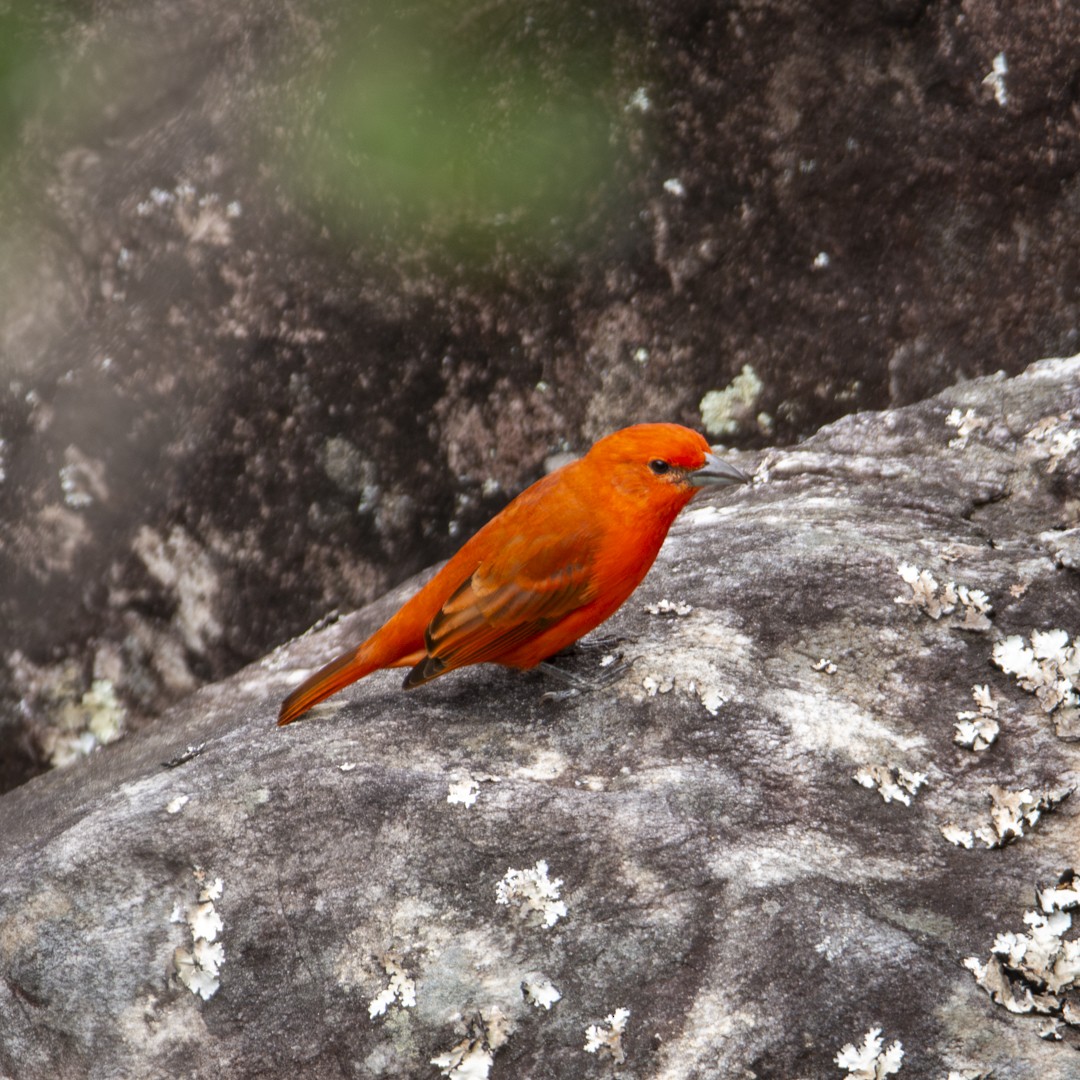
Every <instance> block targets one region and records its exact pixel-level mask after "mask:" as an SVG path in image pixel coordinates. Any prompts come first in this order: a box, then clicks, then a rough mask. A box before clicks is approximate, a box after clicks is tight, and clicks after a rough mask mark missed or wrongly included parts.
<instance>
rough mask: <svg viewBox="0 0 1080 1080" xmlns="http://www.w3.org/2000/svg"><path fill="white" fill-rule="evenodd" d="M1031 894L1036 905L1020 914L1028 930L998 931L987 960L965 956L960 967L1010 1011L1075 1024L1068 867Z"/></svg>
mask: <svg viewBox="0 0 1080 1080" xmlns="http://www.w3.org/2000/svg"><path fill="white" fill-rule="evenodd" d="M1036 896H1037V899H1038V906H1039V910H1038V911H1028V912H1026V913H1025V914H1024V923H1025V925H1026V926H1027V928H1028V929H1027V932H1022V933H1013V932H1011V931H1010V932H1006V933H1002V934H998V936H997V938H996V939H995V940H994V944H993V946H992V947H991V951H990V956H989V958H988V959H987V961H986V963H983V962H982V961H980V960H979V958H978V957H975V956H969V957H967V958H966V959H965V960H964V967H966V968H967V969H968V971H970V972H971V973H972V975H974V976H975V981H976V983H978V985H979V986H981V987H982V988H983V989H984V990H985V991H986V992H987V993H988V994H989V995H990V997H991V999H992V1000H993V1001H995V1002H996V1003H997V1004H998V1005H1001V1006H1002V1007H1003V1008H1005V1009H1007V1010H1008V1011H1009V1012H1013V1013H1036V1014H1040V1015H1042V1016H1046V1017H1050V1018H1051V1019H1054V1020H1056V1021H1058V1022H1059V1023H1064V1024H1065V1025H1068V1026H1070V1027H1076V1028H1080V996H1078V994H1077V991H1078V990H1080V941H1078V940H1077V939H1076V938H1074V937H1066V936H1065V935H1066V934H1067V933H1068V932H1069V931H1070V930H1071V929H1072V914H1071V912H1072V911H1073V910H1075V909H1076V908H1077V907H1078V906H1080V892H1078V890H1077V888H1076V878H1075V876H1074V874H1073V872H1072V871H1071V870H1069V871H1067V872H1066V873H1065V874H1063V875H1062V877H1061V879H1060V881H1059V882H1058V884H1057V885H1056V886H1051V887H1050V888H1048V889H1036ZM1046 1030H1051V1031H1054V1032H1057V1031H1059V1028H1057V1027H1051V1028H1050V1029H1046V1028H1044V1031H1046ZM1044 1037H1045V1036H1044Z"/></svg>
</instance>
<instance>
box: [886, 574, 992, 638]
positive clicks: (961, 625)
mask: <svg viewBox="0 0 1080 1080" xmlns="http://www.w3.org/2000/svg"><path fill="white" fill-rule="evenodd" d="M896 572H897V573H898V574H899V575H900V576H901V577H902V578H903V579H904V581H906V582H907V584H908V586H909V587H910V588H911V595H910V596H897V597H895V602H896V603H897V604H906V605H908V606H910V607H914V608H919V609H921V610H922V611H924V612H925V613H926V614H927V615H929V616H930V618H931V619H934V620H937V619H940V618H941V617H942V616H943V615H953V614H955V615H957V616H962V618H960V619H958V620H954V621H953V623H952V625H953V626H955V627H956V628H957V629H958V630H972V631H974V632H976V633H985V632H986V631H987V630H989V629H990V619H989V615H990V613H991V612H992V611H993V607H992V606H991V604H990V598H989V597H988V596H987V595H986V593H985V592H983V591H982V589H971V588H968V586H966V585H957V584H956V583H955V582H954V581H950V582H948V583H947V584H946V585H940V584H939V583H938V581H937V580H936V579H935V577H934V575H933V574H931V573H930V571H929V570H920V569H919V568H918V567H917V566H912V565H911V563H901V564H900V565H899V566H898V567H897V568H896Z"/></svg>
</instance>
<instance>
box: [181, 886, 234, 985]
mask: <svg viewBox="0 0 1080 1080" xmlns="http://www.w3.org/2000/svg"><path fill="white" fill-rule="evenodd" d="M193 874H194V877H195V881H196V882H197V883H198V885H199V893H198V899H197V901H196V902H195V903H194V904H177V905H176V906H175V907H174V908H173V913H172V921H173V922H174V923H187V925H188V927H189V928H190V930H191V938H192V945H191V948H190V949H188V948H185V947H183V946H179V947H178V948H177V949H176V951H175V952H174V953H173V964H174V966H175V968H176V977H177V978H178V979H179V980H180V981H181V982H182V983H183V984H184V985H185V986H186V987H187V988H188V989H189V990H190V991H191V992H192V993H193V994H195V995H196V996H198V997H201V998H202V999H203V1001H209V1000H210V999H211V998H212V997H213V996H214V994H216V993H217V990H218V986H219V985H220V979H219V976H220V974H221V967H222V965H223V964H224V963H225V948H224V946H223V945H222V944H221V942H220V941H218V940H217V938H218V935H219V934H220V933H221V932H222V930H223V929H224V923H223V922H222V919H221V915H220V914H219V913H218V911H217V909H216V907H215V901H217V900H220V899H221V894H222V891H223V888H224V886H223V885H222V882H221V878H215V879H214V880H213V881H211V882H207V880H206V872H205V871H204V870H203V869H202V867H199V866H196V867H195V868H194V870H193Z"/></svg>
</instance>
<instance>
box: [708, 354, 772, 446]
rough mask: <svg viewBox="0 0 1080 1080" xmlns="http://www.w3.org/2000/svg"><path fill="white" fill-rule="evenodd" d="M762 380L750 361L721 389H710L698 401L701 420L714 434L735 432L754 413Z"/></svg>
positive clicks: (755, 412) (721, 434) (763, 387)
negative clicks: (699, 401)
mask: <svg viewBox="0 0 1080 1080" xmlns="http://www.w3.org/2000/svg"><path fill="white" fill-rule="evenodd" d="M764 389H765V384H764V383H763V382H762V381H761V379H760V378H759V377H758V374H757V372H756V371H754V369H753V368H752V367H751V366H750V365H749V364H743V368H742V371H740V372H739V374H738V375H736V376H735V378H734V379H732V380H731V382H730V383H729V384H728V385H727V387H725V388H724V389H723V390H710V391H709V392H708V393H707V394H706V395H705V396H704V397H703V398H702V399H701V403H700V404H699V405H698V409H699V411H700V413H701V422H702V424H704V426H705V430H706V431H707V432H708V433H709V434H710V435H713V436H724V435H734V434H736V433H737V432H738V431H739V430H740V429H741V428H742V427H743V426H745V425H747V424H748V423H749V421H751V420H753V419H754V418H755V417H756V414H757V411H758V409H757V403H758V400H759V399H760V397H761V395H762V392H763V391H764Z"/></svg>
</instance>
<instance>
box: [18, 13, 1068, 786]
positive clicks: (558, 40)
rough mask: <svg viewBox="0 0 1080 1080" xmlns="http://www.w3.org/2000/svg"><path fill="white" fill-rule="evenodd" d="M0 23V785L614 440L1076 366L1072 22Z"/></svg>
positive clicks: (951, 18)
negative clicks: (86, 714) (631, 430)
mask: <svg viewBox="0 0 1080 1080" xmlns="http://www.w3.org/2000/svg"><path fill="white" fill-rule="evenodd" d="M9 6H11V7H12V11H13V13H12V15H11V20H13V21H5V23H4V27H5V32H7V31H8V30H9V29H10V34H9V36H10V37H11V39H12V40H14V41H18V43H19V48H18V49H16V50H6V51H5V52H4V55H3V56H0V83H2V84H3V85H5V86H11V87H16V88H17V89H16V90H15V91H13V92H12V96H11V99H10V100H11V101H12V102H13V103H14V104H13V105H12V106H11V108H12V109H15V110H16V112H17V113H18V114H19V115H17V116H10V117H9V113H8V112H4V114H3V115H4V117H5V119H6V121H7V122H5V123H4V124H3V125H0V126H2V127H3V131H0V155H2V156H3V161H2V162H0V166H2V168H0V196H2V197H0V235H2V237H3V243H2V245H0V277H2V279H3V281H4V290H3V299H4V302H3V304H0V500H2V502H3V514H0V580H2V581H3V582H4V588H3V590H0V659H2V662H0V724H2V725H3V728H2V732H3V737H2V738H0V744H2V747H3V749H2V750H0V787H4V788H6V787H8V786H12V785H14V784H16V783H18V782H19V781H20V779H22V778H24V777H25V775H26V774H27V773H28V772H29V771H32V770H33V769H35V768H44V767H46V766H47V765H48V764H49V762H50V760H55V758H50V755H49V753H48V752H47V750H48V746H51V745H55V743H56V740H57V738H58V736H59V735H63V734H65V732H66V726H65V725H66V723H67V719H66V718H67V717H68V716H69V714H70V713H71V711H72V710H78V709H81V708H82V707H83V706H82V699H83V697H84V696H85V695H86V694H87V693H90V692H91V691H92V687H93V684H94V683H95V682H100V681H106V682H108V683H109V684H110V686H111V689H112V692H113V693H114V694H115V696H116V699H117V701H118V702H119V703H120V705H121V706H122V707H123V709H124V723H125V724H126V725H127V726H128V727H129V728H137V727H138V726H139V724H140V723H141V722H142V721H143V720H144V719H145V718H146V717H148V716H152V715H155V714H156V713H158V712H160V711H161V710H162V709H163V708H164V707H166V706H167V705H168V704H170V703H171V702H174V701H176V700H178V699H179V698H180V697H181V696H183V695H184V694H186V693H189V692H190V691H191V689H192V688H193V687H195V686H199V685H202V684H204V683H206V682H208V681H213V680H215V679H219V678H221V677H223V676H224V675H226V674H228V673H230V672H232V671H235V670H236V669H237V668H239V667H240V666H242V665H243V664H244V663H247V662H249V661H251V660H254V659H255V658H257V657H258V656H260V655H262V654H263V653H264V652H265V651H266V650H267V649H269V648H270V647H272V645H273V643H274V642H275V641H278V640H281V639H283V638H285V637H287V636H290V635H291V634H295V633H299V632H300V631H301V630H302V629H303V628H304V627H306V626H308V625H310V623H311V622H313V621H314V620H315V619H316V618H318V617H319V616H321V615H322V614H323V613H325V612H326V611H328V610H331V609H334V608H339V609H342V610H348V609H350V608H352V607H355V606H358V605H360V604H362V603H366V602H369V601H370V600H371V599H373V598H374V597H376V596H378V595H380V594H381V593H382V592H384V591H385V590H386V588H387V587H389V586H390V585H392V584H396V583H397V582H399V581H400V580H402V579H403V578H405V577H407V576H408V575H409V574H410V573H413V572H415V571H416V570H418V569H419V568H420V567H422V566H424V565H427V564H429V563H430V562H432V561H434V560H435V559H438V558H441V557H443V556H444V555H446V554H448V553H449V551H450V550H451V548H452V547H453V546H454V545H455V542H456V541H457V540H458V539H460V538H461V537H464V536H466V535H468V533H470V532H471V531H472V530H473V529H475V528H476V527H477V526H478V525H479V524H480V523H482V521H483V520H485V519H486V518H487V517H489V516H490V515H491V514H492V513H493V512H494V511H496V510H497V509H498V508H499V507H500V506H501V505H502V503H503V502H504V501H505V500H506V498H508V497H509V495H511V494H512V493H513V492H514V491H516V490H519V489H520V488H521V487H523V486H525V484H527V483H528V482H530V481H531V480H533V479H535V478H536V477H537V476H538V475H539V474H540V472H541V470H542V463H543V461H544V460H545V458H547V457H549V456H550V455H552V454H555V453H558V452H562V451H566V450H581V449H582V448H584V447H585V446H587V445H588V444H589V442H591V441H592V440H593V439H594V438H596V437H598V436H599V435H602V434H605V433H607V432H608V431H610V430H612V429H614V428H616V427H619V426H621V425H623V424H626V423H629V422H632V421H639V420H645V419H648V420H664V419H673V420H680V421H682V422H684V423H689V424H692V425H694V426H697V427H702V428H705V427H706V426H708V427H710V428H711V429H712V430H714V431H716V432H723V433H724V434H723V436H722V437H723V438H725V439H730V440H731V441H732V442H735V443H737V444H738V445H742V446H758V447H761V446H764V445H766V444H769V443H774V442H794V441H796V440H797V439H799V438H802V437H804V436H806V435H808V434H811V433H812V432H814V431H815V430H817V428H818V427H819V426H820V425H821V424H822V423H824V422H827V421H831V420H834V419H836V418H837V417H838V416H840V415H842V414H844V413H847V412H851V411H855V410H859V409H868V408H884V407H886V406H887V405H890V404H893V405H896V404H907V403H910V402H913V401H916V400H919V399H920V398H922V397H924V396H925V395H927V394H928V393H932V392H936V391H938V390H940V389H941V388H943V387H944V386H946V385H949V384H951V383H952V382H954V381H956V380H957V379H958V378H962V377H970V376H974V375H978V374H987V373H989V372H992V371H996V370H998V369H999V368H1001V369H1005V370H1008V371H1010V372H1013V373H1015V372H1017V371H1019V370H1020V369H1021V368H1022V367H1023V366H1024V364H1025V363H1027V362H1028V361H1029V360H1031V359H1033V358H1035V357H1038V356H1045V355H1049V354H1054V353H1059V352H1063V351H1069V352H1072V351H1075V350H1076V348H1077V344H1076V327H1077V325H1078V323H1080V300H1078V293H1077V289H1076V288H1075V286H1074V282H1075V281H1076V280H1077V276H1078V271H1077V255H1076V245H1075V243H1074V241H1073V234H1074V229H1073V225H1074V222H1075V220H1076V204H1077V183H1076V176H1077V172H1078V163H1080V138H1078V132H1077V115H1076V112H1075V109H1074V108H1073V106H1074V101H1073V97H1074V94H1073V87H1072V82H1071V81H1070V78H1069V77H1068V73H1069V72H1070V71H1072V70H1073V66H1074V57H1075V56H1076V55H1077V51H1078V49H1080V22H1078V20H1077V19H1076V17H1075V13H1074V12H1073V10H1072V9H1071V7H1070V6H1068V5H1064V6H1061V8H1060V10H1057V9H1056V7H1055V6H1053V5H1023V6H1019V7H1015V6H1014V7H1015V10H1014V9H1010V10H1009V13H1008V17H1007V18H1005V17H1003V16H1002V14H1001V12H1000V11H999V6H998V5H994V4H989V3H986V2H985V0H968V2H966V3H965V4H963V5H962V6H961V7H959V8H958V7H956V6H955V5H933V4H926V3H923V2H919V0H889V2H883V3H877V4H870V3H866V2H863V3H857V4H851V5H840V6H837V5H834V6H833V7H834V9H835V10H834V9H830V12H829V17H828V18H827V19H823V18H822V17H821V13H820V11H819V10H818V6H817V5H813V4H806V3H804V2H794V0H778V2H777V3H772V4H770V5H768V6H764V7H762V6H759V7H754V6H752V5H751V6H746V5H743V6H736V7H731V6H728V7H723V8H717V7H715V5H710V4H693V3H678V4H672V3H670V2H666V0H665V2H659V3H658V2H655V0H640V2H638V3H635V4H632V5H618V6H617V7H612V6H611V5H607V6H604V5H594V6H593V7H591V8H588V9H587V10H584V11H583V9H582V7H581V5H580V4H577V3H569V2H567V0H558V2H549V3H546V4H543V5H538V6H535V7H534V8H532V9H530V10H529V11H528V12H520V13H517V14H514V13H513V12H512V10H511V9H507V8H505V7H503V6H501V5H491V4H488V3H468V2H465V3H455V4H451V5H440V4H429V3H413V4H409V5H402V4H387V3H368V4H364V5H356V4H353V3H349V2H345V0H319V2H315V0H280V2H278V3H275V4H273V5H267V4H263V3H254V2H252V0H230V2H229V3H226V4H224V5H223V4H222V3H220V2H216V3H209V2H207V0H145V2H142V3H139V4H135V5H132V4H129V3H118V2H116V0H101V2H99V3H95V4H93V5H72V4H59V5H58V4H33V3H30V2H29V0H24V2H22V3H15V4H14V5H9ZM841 9H842V10H841ZM7 101H8V99H7V98H5V102H7ZM16 106H18V108H16ZM3 107H4V108H5V109H6V108H8V106H7V105H6V104H5V105H4V106H3ZM20 110H21V111H20ZM20 117H21V120H22V123H21V124H19V123H16V120H18V119H20ZM703 402H705V403H706V405H705V408H704V415H703V414H702V403H703ZM193 619H194V622H193V621H192V620H193ZM73 672H74V673H75V674H76V675H77V677H74V676H73Z"/></svg>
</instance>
